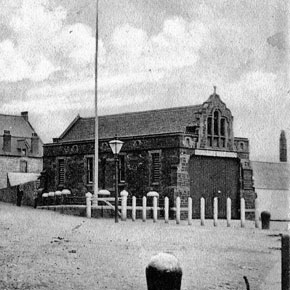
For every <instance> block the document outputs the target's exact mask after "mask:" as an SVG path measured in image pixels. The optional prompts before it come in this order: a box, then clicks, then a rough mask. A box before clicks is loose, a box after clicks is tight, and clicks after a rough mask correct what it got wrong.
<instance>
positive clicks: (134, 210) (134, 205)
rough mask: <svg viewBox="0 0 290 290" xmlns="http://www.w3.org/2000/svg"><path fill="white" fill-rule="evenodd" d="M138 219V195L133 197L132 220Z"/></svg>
mask: <svg viewBox="0 0 290 290" xmlns="http://www.w3.org/2000/svg"><path fill="white" fill-rule="evenodd" d="M135 220H136V196H133V197H132V221H133V222H134V221H135Z"/></svg>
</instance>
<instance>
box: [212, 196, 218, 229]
mask: <svg viewBox="0 0 290 290" xmlns="http://www.w3.org/2000/svg"><path fill="white" fill-rule="evenodd" d="M217 221H218V198H217V197H215V198H214V199H213V225H214V226H215V227H216V226H217Z"/></svg>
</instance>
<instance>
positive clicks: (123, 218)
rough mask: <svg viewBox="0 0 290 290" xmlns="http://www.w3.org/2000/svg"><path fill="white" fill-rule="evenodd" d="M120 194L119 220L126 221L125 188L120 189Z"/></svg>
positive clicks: (126, 193) (126, 195)
mask: <svg viewBox="0 0 290 290" xmlns="http://www.w3.org/2000/svg"><path fill="white" fill-rule="evenodd" d="M120 195H121V197H122V203H121V220H122V221H126V219H127V197H128V192H127V191H126V190H122V191H121V192H120Z"/></svg>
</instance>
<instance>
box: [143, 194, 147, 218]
mask: <svg viewBox="0 0 290 290" xmlns="http://www.w3.org/2000/svg"><path fill="white" fill-rule="evenodd" d="M146 206H147V199H146V196H143V198H142V221H143V222H146V216H147V210H146Z"/></svg>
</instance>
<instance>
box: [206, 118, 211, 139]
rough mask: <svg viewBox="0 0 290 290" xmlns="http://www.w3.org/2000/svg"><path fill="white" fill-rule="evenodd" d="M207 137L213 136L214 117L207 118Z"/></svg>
mask: <svg viewBox="0 0 290 290" xmlns="http://www.w3.org/2000/svg"><path fill="white" fill-rule="evenodd" d="M207 135H212V117H208V118H207Z"/></svg>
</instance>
